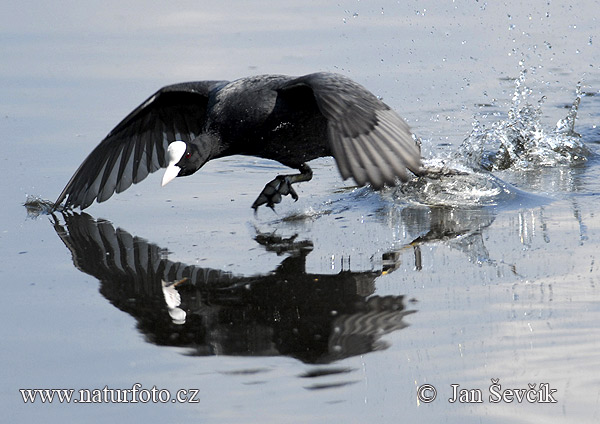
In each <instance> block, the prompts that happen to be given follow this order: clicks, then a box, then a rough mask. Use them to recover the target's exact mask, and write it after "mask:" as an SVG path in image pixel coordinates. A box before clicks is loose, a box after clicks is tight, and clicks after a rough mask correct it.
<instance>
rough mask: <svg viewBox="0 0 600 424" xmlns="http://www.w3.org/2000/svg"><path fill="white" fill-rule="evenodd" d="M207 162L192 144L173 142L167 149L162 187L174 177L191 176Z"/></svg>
mask: <svg viewBox="0 0 600 424" xmlns="http://www.w3.org/2000/svg"><path fill="white" fill-rule="evenodd" d="M207 160H208V157H207V155H206V154H202V152H200V151H199V149H198V146H196V144H194V143H187V142H185V141H173V142H172V143H171V144H169V147H168V148H167V169H166V170H165V173H164V175H163V178H162V185H163V187H164V186H165V185H167V184H168V183H169V182H171V181H172V180H173V179H174V178H175V177H185V176H187V175H192V174H193V173H194V172H196V171H197V170H198V169H200V168H201V167H202V165H204V164H205V163H206V161H207Z"/></svg>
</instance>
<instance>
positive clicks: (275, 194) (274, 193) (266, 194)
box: [252, 163, 312, 212]
mask: <svg viewBox="0 0 600 424" xmlns="http://www.w3.org/2000/svg"><path fill="white" fill-rule="evenodd" d="M299 170H300V174H292V175H278V176H276V177H275V179H274V180H273V181H271V182H269V183H268V184H267V185H266V186H265V188H263V191H261V192H260V194H259V195H258V197H257V198H256V200H255V201H254V203H252V208H253V209H254V211H255V212H256V210H257V209H258V207H259V206H261V205H265V204H266V205H267V206H268V207H270V208H271V209H273V210H275V204H276V203H280V202H281V197H282V196H287V195H288V194H289V195H290V196H292V199H294V200H298V194H297V193H296V191H295V190H294V188H293V187H292V184H294V183H299V182H302V181H309V180H310V179H311V178H312V170H311V169H310V167H309V166H308V165H307V164H305V163H303V164H302V165H300V168H299Z"/></svg>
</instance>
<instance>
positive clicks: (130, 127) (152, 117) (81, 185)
mask: <svg viewBox="0 0 600 424" xmlns="http://www.w3.org/2000/svg"><path fill="white" fill-rule="evenodd" d="M223 83H224V82H221V81H202V82H187V83H181V84H174V85H169V86H166V87H164V88H161V89H160V90H159V91H157V92H156V93H155V94H153V95H152V96H150V98H148V99H147V100H146V101H145V102H144V103H142V104H141V105H140V106H139V107H137V108H136V109H135V110H134V111H133V112H131V113H130V114H129V115H128V116H127V117H126V118H125V119H123V121H121V123H119V125H117V126H116V127H115V129H113V130H112V131H111V132H110V133H109V134H108V135H107V136H106V138H105V139H104V140H102V142H101V143H100V144H99V145H98V146H97V147H96V148H95V149H94V150H93V151H92V152H91V153H90V154H89V156H88V157H87V158H86V159H85V160H84V161H83V163H82V164H81V165H80V166H79V168H78V169H77V171H76V172H75V174H74V175H73V176H72V177H71V180H70V181H69V183H68V184H67V186H66V187H65V188H64V190H63V191H62V193H61V194H60V196H58V199H57V200H56V203H55V207H58V206H59V205H60V204H61V203H62V202H63V201H64V200H65V198H66V203H65V207H67V208H75V207H79V208H81V209H85V208H87V207H88V206H89V205H90V204H92V202H93V201H94V200H95V199H97V201H98V202H103V201H105V200H107V199H108V198H109V197H110V196H112V194H113V193H114V192H117V193H120V192H122V191H123V190H125V189H127V188H128V187H129V186H131V184H133V183H138V182H140V181H142V180H143V179H144V178H146V177H147V176H148V174H149V173H151V172H154V171H156V170H157V169H159V168H161V167H165V166H166V165H167V164H166V159H165V152H166V150H167V147H168V145H169V143H170V142H172V141H175V140H181V141H190V140H193V139H194V138H195V137H196V136H197V135H198V134H199V133H200V132H201V130H202V128H203V126H204V123H205V121H206V107H207V103H208V98H209V94H210V92H211V90H212V89H214V88H215V87H217V86H220V85H222V84H223Z"/></svg>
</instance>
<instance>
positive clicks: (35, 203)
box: [23, 195, 62, 219]
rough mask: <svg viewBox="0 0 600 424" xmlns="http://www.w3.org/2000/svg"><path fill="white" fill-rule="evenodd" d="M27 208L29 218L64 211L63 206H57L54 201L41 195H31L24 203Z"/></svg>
mask: <svg viewBox="0 0 600 424" xmlns="http://www.w3.org/2000/svg"><path fill="white" fill-rule="evenodd" d="M23 206H25V209H26V210H27V218H30V219H35V218H37V217H38V216H40V215H52V214H53V213H54V212H55V211H59V212H60V211H62V206H58V207H57V208H55V205H54V202H51V201H49V200H44V199H42V198H41V197H38V196H33V195H29V196H27V200H26V201H25V203H24V204H23Z"/></svg>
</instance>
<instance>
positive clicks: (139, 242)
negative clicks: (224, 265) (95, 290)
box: [55, 213, 232, 287]
mask: <svg viewBox="0 0 600 424" xmlns="http://www.w3.org/2000/svg"><path fill="white" fill-rule="evenodd" d="M63 216H64V218H65V223H66V226H67V229H68V230H65V229H64V228H63V227H61V226H60V224H59V223H58V222H56V223H55V229H56V232H57V233H58V235H59V236H60V238H61V239H62V241H63V242H64V243H65V245H66V246H67V248H69V250H70V251H71V254H72V255H73V263H74V265H75V267H77V268H78V269H80V270H81V271H83V272H85V273H87V274H90V275H93V276H94V277H96V278H97V279H99V280H101V281H106V280H121V279H126V280H134V281H136V282H137V283H139V284H144V283H145V282H147V281H155V282H156V281H157V282H161V281H179V280H182V279H184V278H188V279H189V280H191V281H192V282H194V283H202V284H219V283H220V284H226V283H228V282H230V281H231V278H232V275H231V274H230V273H227V272H223V271H220V270H213V269H209V268H198V267H194V266H188V265H186V264H183V263H181V262H172V261H170V260H168V259H165V256H166V253H167V251H166V250H165V249H161V248H160V247H158V246H157V245H155V244H151V243H148V242H147V241H146V240H144V239H142V238H139V237H133V236H132V235H131V234H129V233H128V232H126V231H124V230H121V229H116V230H115V229H114V227H113V226H112V225H111V223H110V222H108V221H101V220H100V221H95V220H94V219H93V218H92V217H91V216H90V215H88V214H85V213H82V214H64V215H63ZM158 287H160V285H159V286H158Z"/></svg>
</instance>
